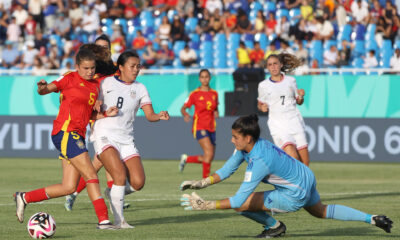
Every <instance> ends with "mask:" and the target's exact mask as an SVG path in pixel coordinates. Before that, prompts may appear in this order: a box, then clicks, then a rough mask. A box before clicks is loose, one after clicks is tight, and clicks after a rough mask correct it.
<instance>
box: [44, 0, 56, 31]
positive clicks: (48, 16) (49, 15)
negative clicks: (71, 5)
mask: <svg viewBox="0 0 400 240" xmlns="http://www.w3.org/2000/svg"><path fill="white" fill-rule="evenodd" d="M56 13H57V5H56V4H52V3H51V2H50V1H47V2H46V4H45V6H44V8H43V16H44V23H45V24H44V25H45V28H44V31H46V32H47V31H50V30H51V29H53V26H54V22H55V20H56Z"/></svg>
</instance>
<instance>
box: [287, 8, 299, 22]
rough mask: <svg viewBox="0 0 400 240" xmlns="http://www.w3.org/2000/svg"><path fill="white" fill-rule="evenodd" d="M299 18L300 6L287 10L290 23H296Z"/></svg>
mask: <svg viewBox="0 0 400 240" xmlns="http://www.w3.org/2000/svg"><path fill="white" fill-rule="evenodd" d="M300 18H301V12H300V8H292V9H290V10H289V19H288V20H289V21H290V25H292V26H293V25H296V24H297V23H298V22H299V20H300Z"/></svg>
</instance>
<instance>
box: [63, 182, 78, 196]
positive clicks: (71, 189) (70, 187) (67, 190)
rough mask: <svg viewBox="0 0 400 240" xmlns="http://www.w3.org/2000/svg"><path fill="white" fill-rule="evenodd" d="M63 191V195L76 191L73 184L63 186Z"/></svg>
mask: <svg viewBox="0 0 400 240" xmlns="http://www.w3.org/2000/svg"><path fill="white" fill-rule="evenodd" d="M63 191H64V194H65V195H69V194H72V193H74V192H75V191H76V186H75V185H73V184H64V185H63Z"/></svg>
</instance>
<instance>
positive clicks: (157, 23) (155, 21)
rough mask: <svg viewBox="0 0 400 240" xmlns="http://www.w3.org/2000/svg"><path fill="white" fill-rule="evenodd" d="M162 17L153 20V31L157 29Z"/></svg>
mask: <svg viewBox="0 0 400 240" xmlns="http://www.w3.org/2000/svg"><path fill="white" fill-rule="evenodd" d="M161 22H162V17H156V18H155V19H154V29H158V28H159V27H160V25H161Z"/></svg>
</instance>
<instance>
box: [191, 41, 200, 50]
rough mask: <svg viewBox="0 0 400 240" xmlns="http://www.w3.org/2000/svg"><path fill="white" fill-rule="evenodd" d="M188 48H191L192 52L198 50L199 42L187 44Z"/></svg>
mask: <svg viewBox="0 0 400 240" xmlns="http://www.w3.org/2000/svg"><path fill="white" fill-rule="evenodd" d="M189 47H190V48H193V49H194V50H199V49H200V42H193V41H190V42H189Z"/></svg>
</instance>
